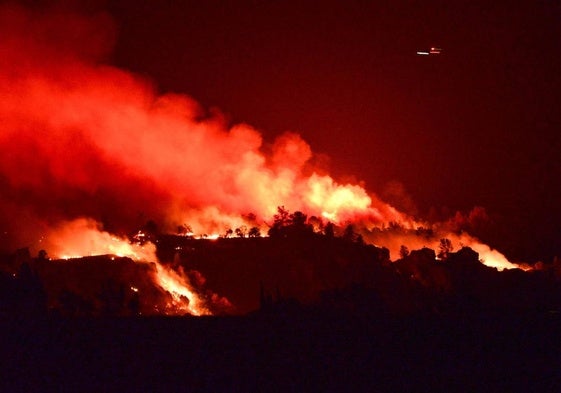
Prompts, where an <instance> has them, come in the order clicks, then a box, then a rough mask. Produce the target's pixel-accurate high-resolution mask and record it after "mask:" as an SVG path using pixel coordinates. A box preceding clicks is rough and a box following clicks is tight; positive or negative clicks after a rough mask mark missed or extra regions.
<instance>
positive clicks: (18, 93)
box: [0, 5, 518, 315]
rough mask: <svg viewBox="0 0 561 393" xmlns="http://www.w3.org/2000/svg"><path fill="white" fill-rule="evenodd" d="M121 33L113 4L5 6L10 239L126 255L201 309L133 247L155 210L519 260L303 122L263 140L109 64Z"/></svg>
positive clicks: (149, 253)
mask: <svg viewBox="0 0 561 393" xmlns="http://www.w3.org/2000/svg"><path fill="white" fill-rule="evenodd" d="M114 31H115V28H114V26H113V23H112V21H111V19H110V18H109V17H108V16H107V15H105V14H99V15H95V16H91V17H88V16H83V15H75V14H67V13H63V12H51V13H46V14H44V13H41V12H39V11H33V10H31V11H30V10H26V9H23V8H20V7H17V6H9V5H3V6H1V7H0V36H1V37H2V39H1V40H0V53H2V56H1V59H0V81H1V87H0V91H1V93H2V98H1V101H0V117H1V118H2V122H1V124H0V184H1V191H0V217H1V222H2V226H3V227H2V233H1V243H0V244H1V246H2V248H4V249H7V250H11V249H14V248H18V247H29V248H30V249H31V252H32V253H33V254H36V253H38V252H39V250H47V252H48V253H49V255H50V256H52V257H53V258H54V259H66V258H77V257H82V256H95V255H106V254H112V255H116V256H123V257H124V256H127V257H129V258H132V259H131V260H135V261H139V262H138V263H141V264H144V265H142V266H144V267H143V269H146V274H148V275H150V276H151V277H152V278H151V280H152V282H154V283H156V284H157V285H158V286H159V288H161V289H163V290H164V291H166V292H167V293H168V294H169V295H170V296H171V300H170V302H171V303H169V304H168V305H167V306H166V307H168V308H169V307H172V308H173V309H174V310H176V311H177V312H178V311H186V312H189V313H191V314H197V315H198V314H207V313H210V312H211V308H212V306H208V305H205V304H206V303H205V302H207V301H206V300H203V299H200V298H199V295H197V289H196V288H195V287H196V286H197V285H198V286H200V283H199V284H194V283H192V282H190V280H189V279H188V278H187V277H188V274H187V273H185V272H182V271H180V270H178V269H175V270H174V269H169V268H167V267H163V265H161V264H160V263H159V262H158V259H157V258H156V257H155V253H154V251H155V249H154V248H153V246H151V245H150V243H149V242H147V243H144V245H143V246H140V245H138V244H136V245H134V244H131V243H130V242H129V241H128V240H125V239H126V235H127V234H130V233H134V232H135V231H137V230H138V228H140V227H141V226H142V225H143V224H144V223H145V222H146V221H148V220H153V222H156V223H158V225H159V232H160V233H164V234H165V233H168V234H174V233H177V228H182V233H183V234H184V235H185V234H189V235H192V234H197V235H199V236H202V237H207V238H217V237H219V236H224V237H227V236H228V234H232V233H234V230H236V234H237V235H238V236H240V237H243V236H245V235H246V234H248V233H250V232H251V231H252V232H251V233H252V234H253V235H254V236H261V235H264V234H266V233H268V232H269V231H270V229H273V228H274V225H275V220H277V217H276V216H275V214H279V212H278V211H277V208H278V207H279V206H286V208H287V209H288V210H290V211H293V212H300V214H302V216H303V217H304V222H303V224H306V225H310V226H311V227H312V228H315V231H317V232H319V231H322V230H324V228H326V227H327V226H328V225H333V224H334V225H336V226H338V227H341V228H344V227H345V226H347V225H352V226H353V228H354V230H355V231H356V232H357V234H359V235H360V236H362V239H363V240H364V241H366V243H371V244H376V245H378V246H381V247H386V248H388V249H389V251H390V255H391V259H392V260H396V259H398V258H399V255H400V249H402V246H403V247H405V248H406V249H411V250H413V249H419V248H422V247H430V248H433V249H438V247H439V244H440V241H441V239H449V241H450V242H451V244H454V245H455V247H457V248H458V249H459V248H461V247H464V246H469V247H471V248H473V249H474V250H475V251H477V252H478V253H479V256H480V258H481V261H482V262H483V263H484V264H486V265H488V266H492V267H496V268H498V269H500V270H502V269H510V268H516V267H518V265H516V264H513V263H511V262H509V261H508V260H507V258H506V257H505V256H504V255H502V254H501V253H500V252H498V251H496V250H493V249H492V248H490V247H489V246H487V245H485V244H483V243H481V242H480V241H479V240H477V239H476V238H474V237H472V236H470V235H468V234H467V233H463V232H460V231H454V230H453V229H455V228H453V226H451V225H449V224H446V223H430V222H426V221H425V220H421V219H418V218H416V217H412V216H410V215H408V214H406V213H403V212H400V211H399V210H398V209H396V208H395V207H393V206H391V205H390V204H388V203H385V202H384V201H382V200H381V199H380V198H379V197H378V196H377V195H376V194H374V193H372V192H369V191H367V190H366V189H365V187H364V186H363V185H362V184H348V183H344V182H339V181H337V180H336V179H334V178H333V177H331V176H330V175H329V174H328V173H327V171H326V169H325V168H323V167H321V166H320V165H319V164H318V162H319V160H317V159H316V155H315V154H314V152H313V151H312V149H311V147H310V146H309V145H308V143H307V142H306V141H305V140H304V139H303V138H302V137H301V136H300V135H298V134H296V133H294V132H286V133H284V134H282V135H280V136H278V137H277V138H276V139H275V140H274V141H272V142H268V141H264V140H263V138H262V136H261V134H260V133H259V131H258V130H256V129H254V128H252V127H251V126H250V125H248V124H235V125H231V124H229V123H228V121H227V120H226V119H225V117H224V116H223V115H222V114H220V113H219V112H217V111H216V110H212V111H206V110H205V109H203V108H201V107H200V105H199V104H197V103H196V102H195V101H194V100H193V99H192V98H190V97H188V96H186V95H179V94H173V93H166V94H161V93H160V92H158V91H157V89H156V88H155V87H154V86H153V85H152V83H151V82H150V81H147V80H146V79H145V78H143V77H141V76H139V75H135V74H133V73H130V72H127V71H126V70H122V69H118V68H115V67H112V66H111V65H110V64H108V63H107V61H106V59H107V58H108V57H109V54H110V53H111V47H112V42H113V40H114ZM308 218H309V221H307V220H308ZM249 228H251V230H250V229H249ZM180 232H181V231H180ZM137 240H138V239H137ZM137 243H138V242H137ZM292 262H294V261H292ZM53 263H60V261H56V262H55V261H53ZM69 263H70V262H69ZM127 263H128V262H127ZM147 263H152V265H147ZM294 263H296V262H294ZM101 265H102V264H100V266H101ZM146 266H151V267H150V268H147V267H146ZM100 268H101V267H100ZM201 270H202V271H203V274H204V269H203V268H201ZM296 270H298V269H296ZM301 273H302V274H304V275H305V274H308V273H309V274H312V273H310V272H301ZM83 279H84V280H86V278H83ZM199 279H200V281H204V279H203V278H202V277H200V278H199ZM232 279H233V280H235V279H236V278H235V277H232ZM295 279H296V280H298V279H300V278H299V277H295ZM191 281H192V280H191ZM135 285H136V284H135ZM135 285H132V284H131V285H129V289H130V288H137V287H136V286H135ZM210 289H211V290H214V288H212V287H211V288H210ZM127 291H128V289H127ZM133 292H134V290H133ZM210 297H211V298H213V296H210ZM186 299H187V300H186ZM213 299H214V300H212V301H210V303H209V304H211V303H213V302H215V303H216V302H218V303H220V302H221V301H222V300H220V299H221V298H220V296H218V295H216V297H214V298H213ZM223 302H225V304H226V303H227V300H225V299H223ZM166 304H167V303H166ZM170 304H171V306H170ZM234 305H235V304H234ZM168 311H169V310H168ZM176 311H173V312H174V313H175V312H176Z"/></svg>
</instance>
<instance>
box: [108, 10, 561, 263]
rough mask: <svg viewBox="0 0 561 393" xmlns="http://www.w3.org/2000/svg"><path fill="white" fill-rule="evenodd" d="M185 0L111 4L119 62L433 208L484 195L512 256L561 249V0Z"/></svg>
mask: <svg viewBox="0 0 561 393" xmlns="http://www.w3.org/2000/svg"><path fill="white" fill-rule="evenodd" d="M176 3H178V2H165V3H164V4H160V3H158V6H155V5H153V4H152V5H145V6H139V5H138V4H137V2H134V1H129V2H127V1H124V2H118V4H113V3H111V4H110V5H109V10H110V12H111V13H112V14H113V15H114V16H115V17H116V20H117V26H118V40H117V46H116V52H115V53H114V58H113V61H114V62H115V63H116V64H118V65H119V66H122V67H125V68H127V69H130V70H133V71H136V72H138V73H140V74H144V75H147V76H149V77H150V78H152V79H153V80H154V81H155V83H156V84H157V85H158V86H159V88H160V89H161V90H162V91H176V92H181V93H187V94H189V95H191V96H192V97H194V98H196V99H197V100H198V101H200V102H201V103H202V104H203V105H204V106H205V107H206V108H212V107H217V108H219V109H220V110H221V111H222V112H224V113H225V114H226V115H227V116H228V118H229V119H230V120H231V121H232V122H247V123H249V124H252V125H253V126H255V127H257V128H258V129H259V130H260V131H261V132H262V133H263V134H264V135H265V137H266V138H271V139H272V138H273V137H274V136H275V135H277V134H279V133H281V132H283V131H285V130H292V131H296V132H298V133H300V134H301V135H302V136H303V138H304V139H305V140H307V141H308V142H309V143H310V145H311V146H312V148H313V150H314V152H316V153H325V154H326V155H328V156H329V157H330V161H329V165H330V170H331V171H332V172H333V173H335V174H337V175H339V176H341V177H342V178H349V179H356V180H363V181H364V182H365V186H366V188H367V189H368V190H371V191H374V192H376V193H378V194H379V195H382V196H384V193H385V190H386V189H387V188H388V184H391V182H395V181H397V182H400V183H401V184H402V185H403V186H404V188H405V190H406V192H407V193H408V194H409V195H410V197H411V198H412V200H413V201H414V202H415V206H408V208H409V210H413V211H412V212H413V213H417V214H418V215H420V216H425V217H427V216H428V215H429V213H430V214H432V215H434V214H437V215H441V214H447V212H451V213H454V211H456V210H458V209H459V210H462V211H466V210H469V209H471V208H472V207H473V206H483V207H485V208H486V209H487V212H488V214H489V216H490V217H491V220H492V231H491V232H492V234H487V235H488V236H489V235H491V236H493V239H491V240H492V243H493V244H496V246H497V247H499V248H501V247H503V248H505V249H506V252H507V256H510V257H512V258H515V259H516V258H523V259H527V260H528V259H533V258H539V257H542V258H543V257H551V256H553V255H554V254H556V253H557V254H558V255H559V254H561V252H560V249H559V239H560V236H561V225H560V219H561V209H560V208H559V201H560V197H561V191H560V189H561V187H559V186H558V182H559V179H560V175H561V165H560V163H559V151H560V147H561V137H560V136H559V135H560V134H559V131H560V126H561V114H560V112H559V110H558V105H559V103H560V102H561V76H560V74H559V70H560V69H561V55H560V51H561V5H560V4H559V2H556V1H541V2H537V1H531V2H530V1H522V2H500V1H499V2H479V1H476V2H474V1H453V2H445V1H442V2H438V1H419V2H415V1H387V2H385V1H383V2H380V1H349V2H337V1H328V2H326V1H323V2H302V1H245V2H244V1H242V2H229V4H228V5H224V4H223V2H219V1H209V2H181V5H178V4H176ZM430 46H438V47H441V48H442V49H443V50H442V54H441V55H439V56H429V57H425V56H417V55H416V51H417V50H421V49H426V48H428V47H430ZM396 203H398V202H397V201H396ZM402 208H403V206H402ZM431 208H432V209H431ZM431 210H432V211H431ZM555 243H556V244H555Z"/></svg>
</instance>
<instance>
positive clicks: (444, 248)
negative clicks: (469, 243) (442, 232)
mask: <svg viewBox="0 0 561 393" xmlns="http://www.w3.org/2000/svg"><path fill="white" fill-rule="evenodd" d="M452 251H454V247H453V246H452V242H451V241H450V239H440V243H439V245H438V254H437V256H438V258H439V259H443V260H445V259H448V256H449V255H450V253H451V252H452Z"/></svg>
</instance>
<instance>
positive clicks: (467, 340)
mask: <svg viewBox="0 0 561 393" xmlns="http://www.w3.org/2000/svg"><path fill="white" fill-rule="evenodd" d="M289 228H290V227H289ZM291 231H292V229H290V230H288V229H287V230H286V231H281V232H280V233H278V234H275V233H273V236H271V237H270V238H258V237H256V238H230V239H219V240H217V241H211V240H195V239H191V238H186V237H182V236H159V237H158V238H157V239H156V240H157V244H158V256H159V258H160V260H161V261H162V263H164V264H166V265H167V266H170V267H172V268H173V269H175V270H177V271H182V272H184V273H185V274H186V275H187V276H189V277H199V278H200V275H196V274H195V273H194V272H200V273H201V274H202V276H204V277H205V280H200V279H199V281H200V282H198V284H197V285H198V287H197V288H196V290H197V291H198V293H199V294H200V295H201V296H202V297H203V298H209V299H211V297H210V295H211V293H212V292H214V293H218V294H219V295H220V296H225V297H227V298H228V299H229V300H230V301H231V302H232V303H233V305H234V307H233V308H231V309H220V310H218V309H217V310H218V311H220V314H221V315H222V316H214V317H192V316H188V315H187V316H182V317H165V316H157V315H152V316H151V315H150V314H151V313H152V314H154V311H155V308H154V307H157V306H158V304H162V302H165V301H166V299H167V297H166V296H168V295H167V294H166V293H165V291H163V290H162V289H161V288H156V287H155V286H154V284H153V283H152V282H151V281H150V280H149V279H148V278H149V277H150V274H152V273H151V272H153V271H152V270H151V269H152V268H151V266H150V265H147V264H138V263H135V262H133V261H132V260H131V259H129V258H116V257H113V256H99V257H88V258H81V259H77V260H74V261H66V262H65V261H49V260H47V259H45V255H44V254H43V255H39V256H38V257H37V258H31V257H30V256H29V253H28V252H26V251H25V250H20V251H18V252H17V253H16V254H13V255H5V256H4V257H3V261H4V265H3V266H4V268H5V269H4V270H5V271H4V273H3V274H2V277H1V278H2V286H1V288H2V293H1V295H2V296H1V300H2V302H1V303H0V305H1V306H2V308H1V310H0V311H1V313H2V320H1V322H0V325H1V335H2V362H3V364H2V366H1V369H2V374H3V378H2V382H1V383H2V385H3V386H2V387H1V388H0V390H2V391H6V392H16V391H73V392H74V391H96V392H99V391H120V392H123V391H127V392H128V391H168V392H171V391H189V392H198V391H207V392H220V391H226V392H233V391H240V392H251V391H264V392H270V391H282V392H289V391H294V392H305V391H322V392H324V391H333V392H341V391H351V392H352V391H365V392H398V391H454V392H457V391H500V392H506V391H523V392H529V391H543V392H548V391H551V392H553V391H559V389H561V371H560V369H559V365H560V364H561V339H560V336H559V332H560V331H561V330H560V329H561V314H560V310H561V290H560V280H559V267H558V266H557V265H556V264H552V265H550V266H549V265H548V266H541V267H539V269H538V268H536V269H535V270H532V271H529V272H524V271H522V270H517V269H515V270H511V271H503V272H499V271H497V270H496V269H493V268H489V267H486V266H484V265H483V264H481V263H480V262H479V260H478V255H477V253H475V252H474V251H473V250H471V249H469V248H462V249H460V250H458V251H457V252H452V250H450V249H446V247H443V248H442V249H441V250H438V255H439V256H438V258H437V253H436V252H435V251H433V250H430V249H422V250H414V251H411V252H408V250H407V252H405V251H404V252H403V255H402V257H401V258H400V259H399V260H397V261H395V262H391V261H390V260H389V254H388V252H387V250H385V249H383V248H378V247H374V246H372V245H366V244H364V243H363V242H362V241H361V239H360V237H357V236H356V235H354V234H352V233H350V232H349V233H347V235H349V236H341V237H335V236H332V235H325V234H318V233H313V232H312V231H309V230H304V231H303V232H301V231H295V232H291ZM443 244H444V245H446V242H443ZM194 282H195V281H194V280H193V281H192V283H194ZM131 285H135V286H136V287H137V288H140V290H139V291H138V294H139V297H138V298H134V297H132V293H129V292H127V293H125V292H123V290H122V289H123V288H125V289H126V288H129V287H130V286H131ZM119 288H121V289H119ZM133 300H134V301H133ZM228 314H230V315H228Z"/></svg>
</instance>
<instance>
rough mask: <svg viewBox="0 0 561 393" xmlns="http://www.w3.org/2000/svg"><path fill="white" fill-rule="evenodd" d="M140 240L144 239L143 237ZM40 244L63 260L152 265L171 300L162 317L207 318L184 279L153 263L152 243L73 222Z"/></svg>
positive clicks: (85, 222)
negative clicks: (117, 258)
mask: <svg viewBox="0 0 561 393" xmlns="http://www.w3.org/2000/svg"><path fill="white" fill-rule="evenodd" d="M140 233H141V232H140ZM138 235H139V234H137V235H135V236H134V238H137V237H138ZM141 237H142V238H144V236H141ZM44 243H45V244H46V245H49V246H50V247H51V250H52V253H53V255H55V256H56V257H58V258H61V259H66V260H68V259H73V258H81V257H82V256H95V255H106V254H113V255H117V256H120V257H129V258H132V259H134V260H135V261H137V263H149V262H152V263H155V266H156V274H155V280H156V284H157V285H158V286H160V287H161V288H162V289H164V290H165V291H167V292H168V293H169V294H170V295H171V297H172V299H173V301H172V303H170V304H168V305H167V307H166V310H164V312H165V313H167V314H184V313H190V314H192V315H210V314H211V312H210V310H209V309H208V307H206V306H205V305H204V302H203V301H202V300H201V299H200V298H199V296H198V295H197V294H196V293H195V292H194V291H193V289H192V288H191V286H190V284H189V280H188V279H187V278H186V277H185V275H181V274H179V273H177V272H175V271H174V270H172V269H170V268H167V267H165V266H163V265H162V264H160V263H159V262H157V258H156V254H155V252H156V247H155V245H154V244H153V243H150V242H146V243H144V244H143V245H139V244H137V243H132V244H131V243H130V242H128V241H127V240H126V239H121V238H118V237H116V236H114V235H111V234H109V233H107V232H104V231H102V230H101V227H100V225H99V224H98V223H96V222H94V221H92V220H87V219H80V220H75V221H72V222H69V223H66V224H64V225H61V226H59V227H58V228H57V229H55V230H53V232H51V233H50V234H49V235H48V236H46V237H45V240H44ZM70 255H73V256H70ZM112 259H113V258H112ZM131 290H132V291H133V292H138V288H136V287H133V286H132V287H131Z"/></svg>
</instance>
